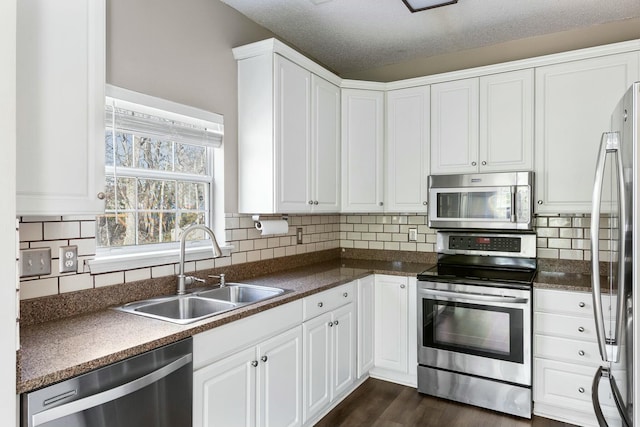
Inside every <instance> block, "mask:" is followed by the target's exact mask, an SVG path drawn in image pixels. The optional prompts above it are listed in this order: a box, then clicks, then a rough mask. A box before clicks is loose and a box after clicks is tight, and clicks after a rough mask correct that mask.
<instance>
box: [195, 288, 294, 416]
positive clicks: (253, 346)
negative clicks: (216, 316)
mask: <svg viewBox="0 0 640 427" xmlns="http://www.w3.org/2000/svg"><path fill="white" fill-rule="evenodd" d="M302 319H303V317H302V301H301V300H298V301H293V302H291V303H288V304H284V305H282V306H279V307H276V308H273V309H271V310H266V311H263V312H261V313H258V314H255V315H253V316H250V317H246V318H244V319H240V320H237V321H235V322H231V323H228V324H226V325H223V326H220V327H217V328H214V329H211V330H209V331H206V332H202V333H200V334H197V335H195V336H194V339H193V367H194V374H193V425H194V427H211V426H225V427H226V426H259V427H268V426H271V427H275V426H278V427H280V426H283V427H284V426H299V425H301V424H302V326H301V324H302Z"/></svg>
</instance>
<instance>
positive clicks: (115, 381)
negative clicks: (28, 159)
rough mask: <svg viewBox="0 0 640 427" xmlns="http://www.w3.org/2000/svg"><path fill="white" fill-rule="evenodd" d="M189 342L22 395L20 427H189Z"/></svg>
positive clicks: (191, 372)
mask: <svg viewBox="0 0 640 427" xmlns="http://www.w3.org/2000/svg"><path fill="white" fill-rule="evenodd" d="M192 348H193V344H192V339H191V338H188V339H185V340H182V341H179V342H177V343H173V344H169V345H166V346H164V347H160V348H158V349H156V350H152V351H149V352H147V353H143V354H140V355H138V356H134V357H131V358H129V359H126V360H123V361H121V362H117V363H114V364H112V365H109V366H105V367H103V368H100V369H97V370H95V371H91V372H88V373H86V374H83V375H80V376H78V377H75V378H72V379H69V380H66V381H64V382H61V383H58V384H54V385H51V386H49V387H46V388H43V389H40V390H36V391H33V392H30V393H26V394H24V395H22V400H21V407H22V408H21V410H22V427H36V426H44V427H63V426H64V427H134V426H135V427H191V422H192V421H191V418H192V415H191V414H192V394H193V391H192V384H193V362H192Z"/></svg>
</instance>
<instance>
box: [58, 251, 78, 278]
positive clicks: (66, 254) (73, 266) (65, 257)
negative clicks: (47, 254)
mask: <svg viewBox="0 0 640 427" xmlns="http://www.w3.org/2000/svg"><path fill="white" fill-rule="evenodd" d="M58 261H59V270H60V273H75V272H76V271H78V247H77V246H75V245H74V246H62V247H60V252H59V255H58Z"/></svg>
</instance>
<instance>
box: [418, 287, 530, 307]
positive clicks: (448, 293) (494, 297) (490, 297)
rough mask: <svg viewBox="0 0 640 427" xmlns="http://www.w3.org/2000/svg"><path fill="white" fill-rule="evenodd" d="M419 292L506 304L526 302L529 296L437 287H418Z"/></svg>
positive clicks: (457, 298)
mask: <svg viewBox="0 0 640 427" xmlns="http://www.w3.org/2000/svg"><path fill="white" fill-rule="evenodd" d="M420 292H421V293H423V294H425V295H431V296H434V297H444V298H448V299H456V300H462V299H464V300H468V301H482V302H498V303H507V304H527V303H528V302H529V298H521V297H512V296H508V295H506V296H501V295H483V294H474V293H467V292H464V293H463V292H456V291H441V290H437V289H420Z"/></svg>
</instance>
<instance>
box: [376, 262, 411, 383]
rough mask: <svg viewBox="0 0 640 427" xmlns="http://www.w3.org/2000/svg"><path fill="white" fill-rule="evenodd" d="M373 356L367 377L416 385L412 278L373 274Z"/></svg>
mask: <svg viewBox="0 0 640 427" xmlns="http://www.w3.org/2000/svg"><path fill="white" fill-rule="evenodd" d="M374 299H375V311H374V313H375V321H374V329H375V338H374V341H375V345H374V347H375V356H374V359H375V360H374V365H375V367H374V369H373V370H372V371H371V376H373V377H376V378H380V379H384V380H388V381H393V382H397V383H400V384H405V385H408V386H412V387H413V386H415V385H416V384H417V373H416V371H417V342H416V340H417V323H416V322H417V318H416V316H417V313H416V304H417V302H416V278H414V277H405V276H388V275H378V274H377V275H376V276H375V297H374Z"/></svg>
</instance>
